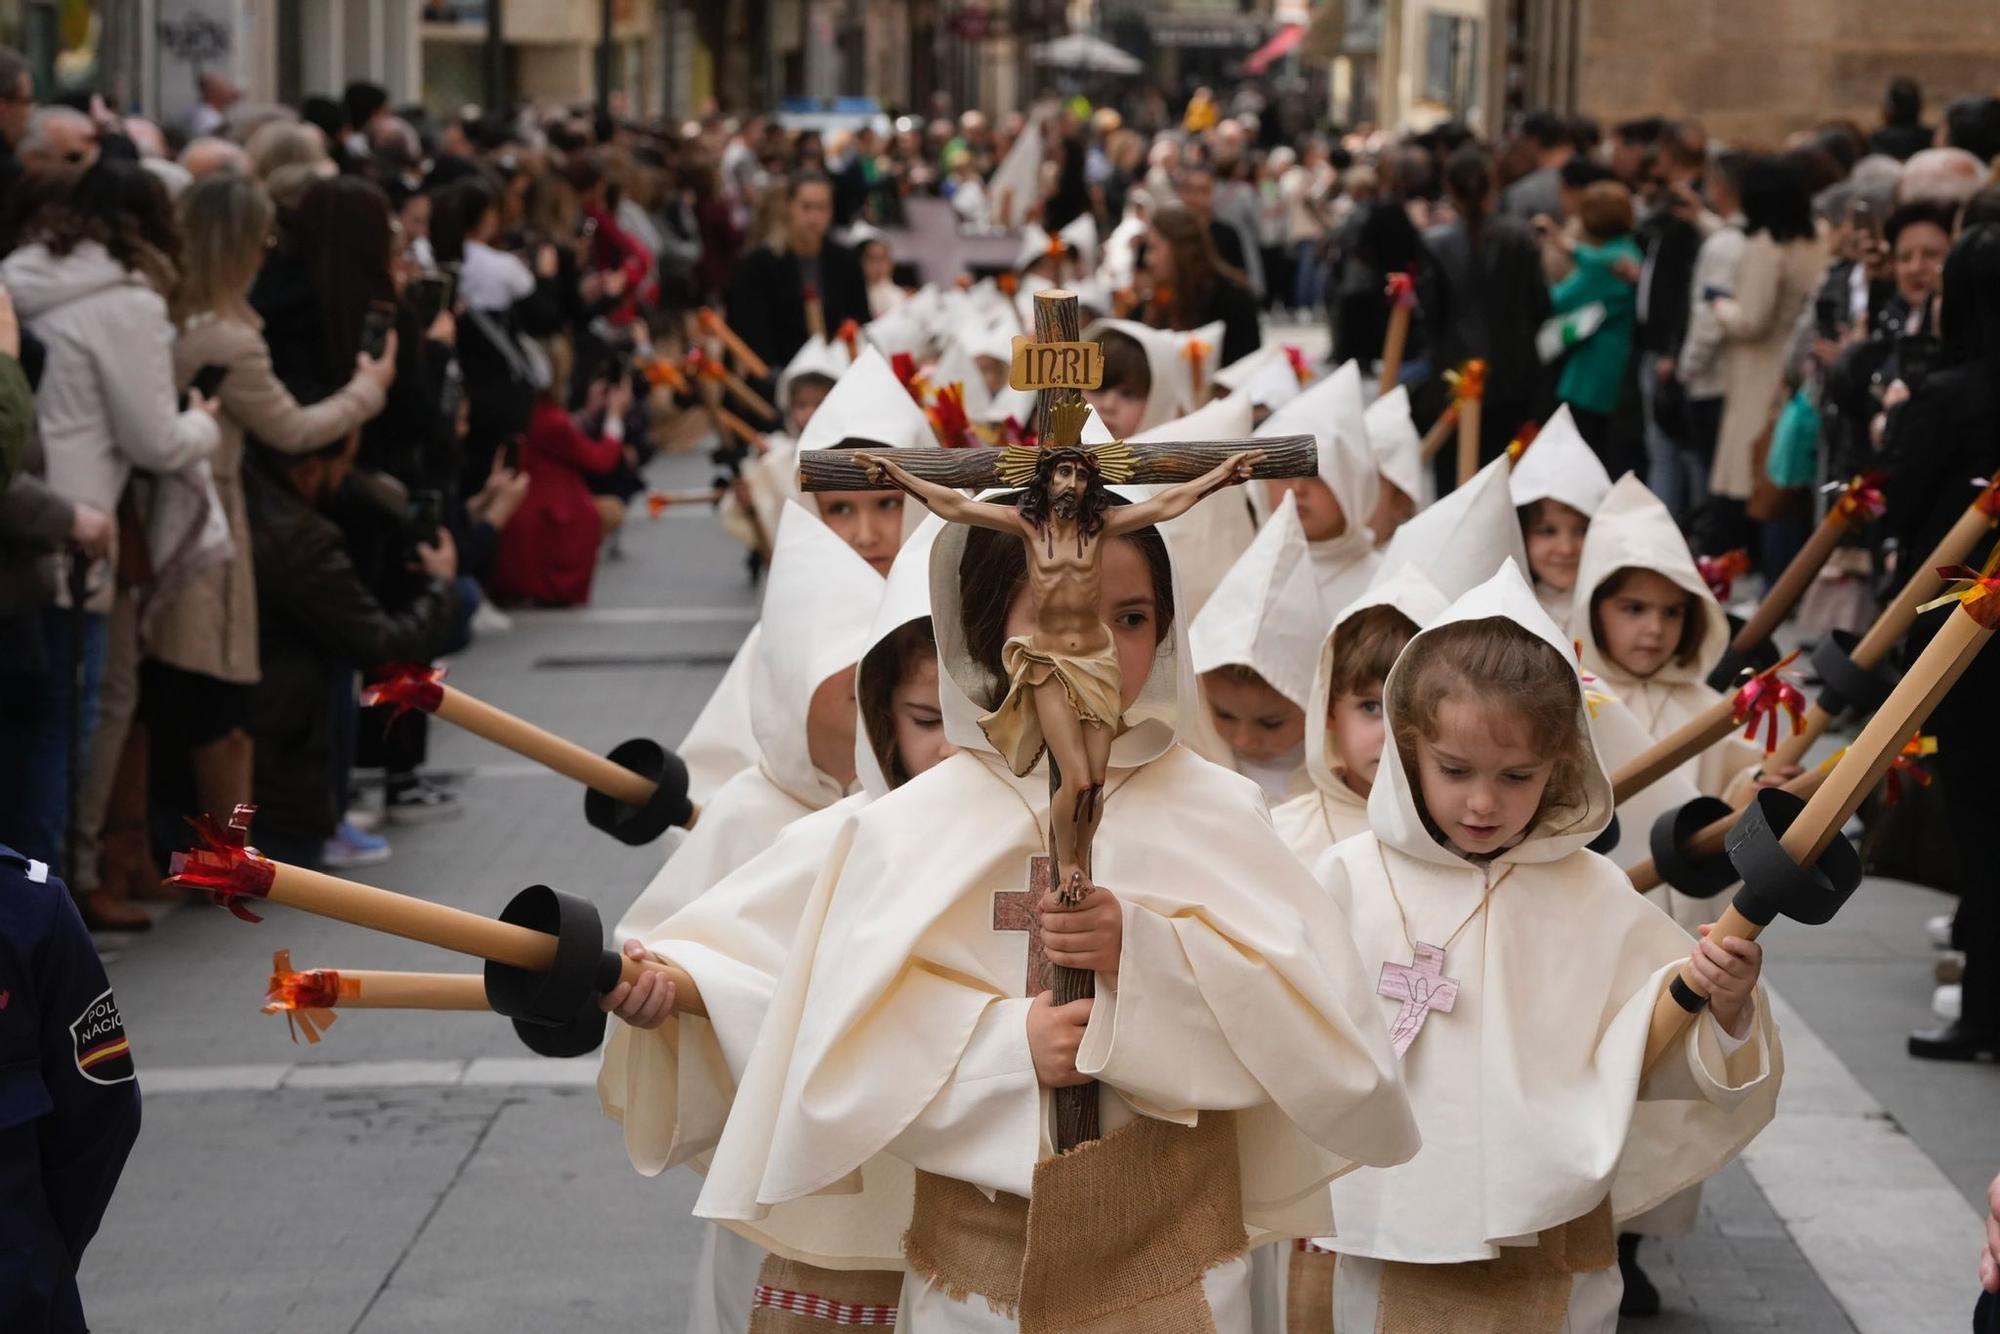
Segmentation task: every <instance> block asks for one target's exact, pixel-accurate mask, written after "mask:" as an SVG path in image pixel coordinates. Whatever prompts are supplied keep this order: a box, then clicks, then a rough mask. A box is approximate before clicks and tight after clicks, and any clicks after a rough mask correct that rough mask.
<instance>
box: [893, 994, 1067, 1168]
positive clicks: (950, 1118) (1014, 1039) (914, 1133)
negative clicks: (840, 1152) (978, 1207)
mask: <svg viewBox="0 0 2000 1334" xmlns="http://www.w3.org/2000/svg"><path fill="white" fill-rule="evenodd" d="M1033 1004H1034V1002H1033V1001H1032V1000H1027V999H1019V1000H999V1001H995V1002H993V1003H992V1004H991V1005H988V1006H987V1007H986V1010H985V1012H984V1013H983V1014H981V1015H980V1016H979V1021H978V1023H976V1024H975V1025H974V1026H973V1029H972V1038H971V1040H970V1041H968V1042H967V1043H966V1044H965V1050H964V1052H962V1053H961V1054H960V1055H959V1058H958V1065H957V1067H956V1068H955V1069H954V1070H953V1071H952V1075H951V1078H950V1079H949V1080H948V1081H947V1082H946V1083H945V1086H944V1087H943V1088H942V1089H940V1090H939V1091H938V1093H937V1096H936V1097H934V1098H932V1099H931V1100H930V1102H929V1103H927V1104H925V1106H924V1109H923V1110H922V1111H921V1112H919V1113H917V1118H916V1120H914V1121H912V1122H911V1123H910V1124H909V1125H908V1126H906V1127H904V1129H903V1132H902V1133H901V1134H900V1135H898V1136H897V1137H896V1138H895V1140H894V1141H893V1142H892V1143H891V1144H890V1146H889V1148H890V1152H892V1153H894V1154H895V1155H896V1156H897V1157H898V1158H901V1159H902V1160H903V1161H904V1162H907V1163H909V1164H910V1165H911V1166H913V1167H915V1168H917V1169H918V1170H920V1171H924V1172H930V1173H932V1174H934V1175H936V1176H942V1177H951V1178H953V1179H954V1180H958V1181H969V1182H971V1183H972V1184H973V1185H975V1186H978V1187H979V1188H981V1189H982V1190H988V1191H1002V1190H1004V1191H1007V1192H1009V1193H1010V1194H1014V1195H1020V1196H1023V1197H1025V1196H1026V1195H1027V1194H1028V1193H1029V1191H1030V1190H1032V1189H1033V1185H1034V1175H1035V1164H1036V1162H1038V1161H1039V1160H1040V1159H1041V1157H1042V1147H1043V1132H1042V1102H1043V1100H1042V1088H1041V1083H1040V1081H1039V1080H1037V1079H1036V1078H1035V1059H1034V1056H1033V1055H1032V1054H1031V1053H1030V1052H1029V1050H1028V1010H1029V1008H1030V1007H1031V1006H1033Z"/></svg>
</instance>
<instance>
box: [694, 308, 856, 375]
mask: <svg viewBox="0 0 2000 1334" xmlns="http://www.w3.org/2000/svg"><path fill="white" fill-rule="evenodd" d="M695 322H696V324H698V325H699V326H700V328H701V331H702V332H703V333H705V334H707V335H708V336H709V337H710V338H719V339H721V340H722V345H723V346H724V347H726V348H728V349H729V355H730V356H732V357H735V358H736V364H737V365H739V366H741V367H742V368H743V370H744V372H745V373H746V374H748V375H749V376H751V378H753V379H758V380H768V379H770V378H771V367H770V365H769V363H767V362H766V361H765V360H764V359H763V358H762V357H760V356H758V355H757V354H756V353H755V352H753V351H751V350H750V345H749V344H748V343H746V342H744V341H743V340H742V339H741V338H739V337H737V335H736V331H735V330H734V329H732V328H730V327H729V325H728V323H727V322H726V321H725V320H724V319H723V318H722V316H721V315H720V314H718V313H717V312H716V311H715V309H714V308H713V307H710V306H703V307H702V308H701V309H700V310H698V311H696V312H695ZM820 332H821V334H822V335H824V334H825V332H826V331H825V330H824V329H821V331H820Z"/></svg>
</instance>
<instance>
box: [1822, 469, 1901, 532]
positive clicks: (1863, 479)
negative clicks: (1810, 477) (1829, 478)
mask: <svg viewBox="0 0 2000 1334" xmlns="http://www.w3.org/2000/svg"><path fill="white" fill-rule="evenodd" d="M1888 480H1889V474H1888V473H1886V472H1879V471H1877V472H1864V473H1860V474H1858V475H1857V476H1856V477H1855V478H1854V479H1853V480H1852V481H1850V482H1848V483H1847V484H1846V486H1845V489H1843V490H1842V491H1841V493H1840V499H1838V500H1836V501H1834V502H1833V507H1834V509H1836V510H1838V511H1839V512H1840V513H1841V514H1843V515H1845V516H1846V518H1847V521H1848V522H1849V523H1857V522H1860V523H1866V522H1869V521H1871V520H1874V519H1879V518H1881V517H1882V515H1883V513H1884V512H1885V511H1887V510H1888V508H1889V501H1888V499H1887V498H1886V497H1885V496H1883V494H1882V484H1883V483H1884V482H1886V481H1888ZM1839 486H1841V483H1839V482H1831V483H1829V484H1828V485H1827V488H1826V489H1828V490H1832V489H1833V488H1835V487H1839Z"/></svg>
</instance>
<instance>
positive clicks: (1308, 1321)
mask: <svg viewBox="0 0 2000 1334" xmlns="http://www.w3.org/2000/svg"><path fill="white" fill-rule="evenodd" d="M1337 1258H1338V1257H1337V1256H1335V1255H1334V1253H1333V1252H1332V1251H1329V1250H1326V1249H1324V1248H1322V1247H1319V1246H1315V1245H1313V1244H1312V1243H1311V1242H1309V1241H1295V1242H1293V1243H1292V1256H1291V1263H1290V1264H1289V1265H1288V1266H1287V1267H1286V1270H1285V1334H1327V1331H1329V1330H1331V1329H1332V1328H1333V1274H1334V1262H1335V1260H1336V1259H1337Z"/></svg>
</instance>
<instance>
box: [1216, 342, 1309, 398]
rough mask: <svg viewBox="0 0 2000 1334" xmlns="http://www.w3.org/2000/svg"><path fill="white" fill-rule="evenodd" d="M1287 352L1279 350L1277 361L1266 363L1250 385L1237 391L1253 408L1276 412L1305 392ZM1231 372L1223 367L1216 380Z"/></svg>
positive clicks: (1283, 349)
mask: <svg viewBox="0 0 2000 1334" xmlns="http://www.w3.org/2000/svg"><path fill="white" fill-rule="evenodd" d="M1287 351H1288V349H1286V348H1282V347H1281V348H1279V349H1278V357H1277V360H1275V361H1271V362H1267V363H1265V365H1264V366H1263V367H1262V369H1260V370H1259V371H1258V372H1257V373H1256V374H1255V375H1253V376H1251V377H1250V382H1249V383H1248V384H1246V385H1244V386H1243V387H1242V388H1241V389H1239V390H1237V391H1235V392H1237V393H1240V394H1242V395H1243V396H1244V397H1245V398H1247V399H1249V400H1250V406H1251V407H1253V408H1263V409H1264V410H1265V411H1267V412H1276V411H1277V410H1278V409H1279V408H1282V407H1284V406H1285V405H1286V404H1288V403H1290V402H1292V401H1293V400H1294V399H1296V398H1297V397H1298V396H1299V395H1300V394H1301V393H1303V392H1304V391H1305V388H1304V386H1303V385H1301V384H1300V383H1299V373H1298V371H1297V370H1295V369H1294V368H1293V366H1292V361H1291V358H1290V357H1288V356H1286V355H1285V354H1286V352H1287ZM1244 360H1245V361H1247V360H1249V358H1247V357H1246V358H1244ZM1237 364H1238V365H1241V364H1242V363H1241V362H1239V363H1237ZM1229 370H1230V368H1229V367H1227V366H1225V367H1223V368H1222V370H1221V371H1219V372H1218V373H1217V375H1216V379H1217V380H1221V379H1222V378H1223V377H1224V376H1226V375H1228V374H1229Z"/></svg>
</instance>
